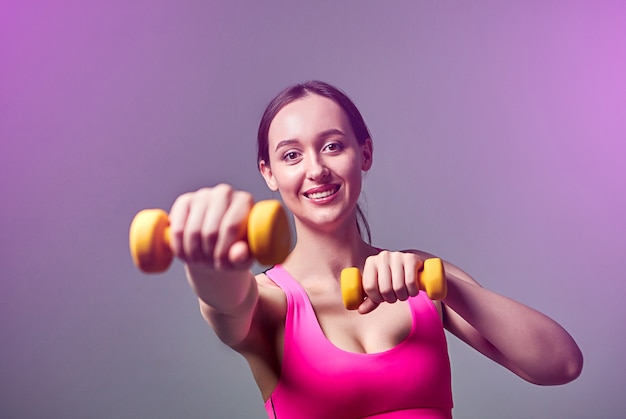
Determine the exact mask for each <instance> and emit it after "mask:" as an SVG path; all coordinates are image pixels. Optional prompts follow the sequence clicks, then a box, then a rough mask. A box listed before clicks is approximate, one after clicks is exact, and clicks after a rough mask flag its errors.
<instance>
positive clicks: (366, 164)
mask: <svg viewBox="0 0 626 419" xmlns="http://www.w3.org/2000/svg"><path fill="white" fill-rule="evenodd" d="M373 157H374V144H373V143H372V140H371V139H369V138H367V139H366V140H365V143H363V145H362V146H361V161H362V162H363V163H362V165H361V170H363V171H364V172H367V171H368V170H370V169H371V168H372V163H373Z"/></svg>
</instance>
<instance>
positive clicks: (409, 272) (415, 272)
mask: <svg viewBox="0 0 626 419" xmlns="http://www.w3.org/2000/svg"><path fill="white" fill-rule="evenodd" d="M422 265H423V262H422V261H421V260H420V259H419V258H417V257H416V258H415V259H413V260H412V261H411V262H410V264H409V265H407V266H406V273H405V275H406V287H407V290H408V292H409V295H410V296H411V297H415V296H416V295H417V294H419V292H420V287H419V281H418V278H419V270H420V269H421V268H422Z"/></svg>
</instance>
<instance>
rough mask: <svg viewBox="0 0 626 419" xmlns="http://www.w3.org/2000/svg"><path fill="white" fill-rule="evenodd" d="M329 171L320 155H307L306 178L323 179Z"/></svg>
mask: <svg viewBox="0 0 626 419" xmlns="http://www.w3.org/2000/svg"><path fill="white" fill-rule="evenodd" d="M329 173H330V172H329V170H328V167H327V166H326V163H325V162H324V160H323V158H322V157H320V156H318V155H313V156H311V155H310V156H309V158H308V159H307V178H308V179H309V180H319V179H324V178H325V177H326V176H328V174H329Z"/></svg>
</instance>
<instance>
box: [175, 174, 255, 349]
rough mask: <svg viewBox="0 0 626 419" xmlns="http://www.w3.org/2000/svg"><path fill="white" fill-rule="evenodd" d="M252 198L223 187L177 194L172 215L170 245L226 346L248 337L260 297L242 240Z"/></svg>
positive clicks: (250, 259) (204, 315)
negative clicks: (181, 262) (243, 227)
mask: <svg viewBox="0 0 626 419" xmlns="http://www.w3.org/2000/svg"><path fill="white" fill-rule="evenodd" d="M251 208H252V196H251V195H250V194H248V193H245V192H240V191H234V190H233V189H232V188H230V187H229V186H227V185H218V186H216V187H214V188H204V189H201V190H199V191H197V192H193V193H188V194H184V195H181V196H180V197H179V198H178V199H177V200H176V201H175V202H174V205H173V206H172V209H171V211H170V232H171V246H172V251H173V252H174V255H176V257H178V258H179V259H181V260H182V261H183V262H184V263H185V271H186V273H187V279H188V281H189V284H190V286H191V288H192V289H193V290H194V292H195V293H196V294H197V296H198V299H199V302H200V309H201V312H202V315H203V317H204V318H205V319H206V321H207V322H208V323H209V324H210V325H211V327H212V328H213V329H214V330H215V333H216V334H217V336H218V337H219V338H220V339H221V340H222V341H223V342H224V343H226V344H227V345H230V346H234V345H237V344H238V343H240V342H241V341H242V340H243V339H244V338H245V337H246V336H248V334H249V331H250V327H251V324H252V318H253V315H254V312H255V308H256V305H257V300H258V298H259V293H258V287H257V282H256V280H255V278H254V276H253V275H252V273H251V272H250V270H249V268H250V266H251V265H252V257H251V256H250V251H249V248H248V245H247V243H246V242H245V240H243V237H242V231H245V229H242V226H245V223H246V220H247V217H248V214H249V212H250V209H251Z"/></svg>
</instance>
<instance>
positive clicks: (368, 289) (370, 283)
mask: <svg viewBox="0 0 626 419" xmlns="http://www.w3.org/2000/svg"><path fill="white" fill-rule="evenodd" d="M379 274H380V272H379V270H378V267H377V266H376V261H375V259H374V258H367V259H366V260H365V266H364V267H363V278H362V283H363V291H365V295H366V296H367V298H368V299H369V300H371V301H372V302H373V303H376V304H380V303H382V302H383V301H385V299H384V298H383V296H382V295H381V293H380V289H379Z"/></svg>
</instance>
